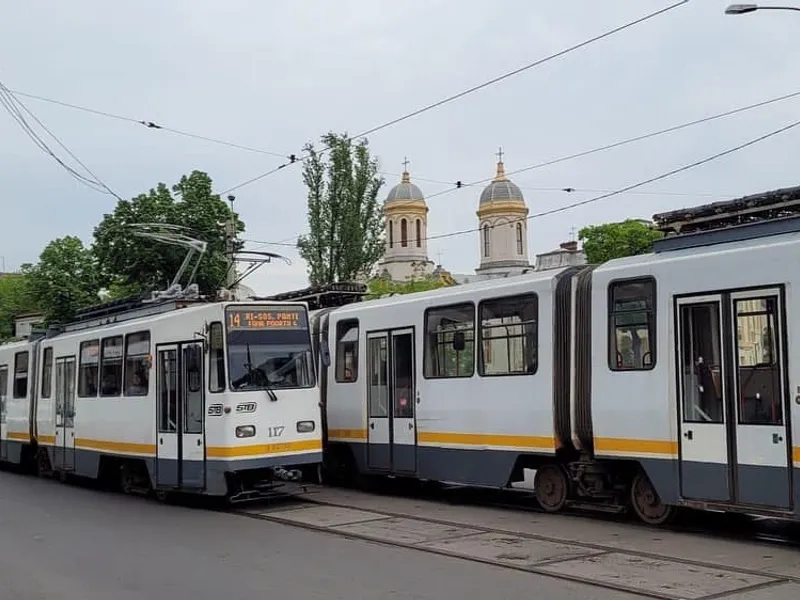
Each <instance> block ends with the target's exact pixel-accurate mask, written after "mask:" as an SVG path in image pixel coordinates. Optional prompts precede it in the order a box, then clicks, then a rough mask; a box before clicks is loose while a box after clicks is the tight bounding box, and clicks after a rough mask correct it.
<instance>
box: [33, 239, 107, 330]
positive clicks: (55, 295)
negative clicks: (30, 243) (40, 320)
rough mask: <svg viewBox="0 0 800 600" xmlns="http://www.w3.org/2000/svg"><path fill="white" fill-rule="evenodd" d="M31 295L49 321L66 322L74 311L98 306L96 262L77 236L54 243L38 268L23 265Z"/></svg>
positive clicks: (40, 256) (47, 247)
mask: <svg viewBox="0 0 800 600" xmlns="http://www.w3.org/2000/svg"><path fill="white" fill-rule="evenodd" d="M23 273H24V274H25V276H26V278H27V280H28V283H27V285H28V286H29V290H30V292H31V293H32V294H33V295H34V296H35V297H36V298H37V299H38V304H39V308H40V309H41V310H42V311H43V312H44V314H45V319H46V321H47V322H65V321H68V320H70V319H71V318H72V317H73V316H74V314H75V311H76V310H78V309H80V308H84V307H86V306H90V305H92V304H96V303H97V302H98V301H99V297H98V292H99V291H100V278H99V276H98V275H99V270H98V268H97V261H96V259H95V256H94V254H93V253H92V250H91V249H90V248H86V247H85V246H84V245H83V242H82V241H81V240H80V239H79V238H77V237H75V236H66V237H63V238H59V239H57V240H53V241H52V242H50V243H49V244H48V245H47V246H45V249H44V250H43V251H42V253H41V254H40V255H39V262H38V263H37V264H36V265H24V266H23Z"/></svg>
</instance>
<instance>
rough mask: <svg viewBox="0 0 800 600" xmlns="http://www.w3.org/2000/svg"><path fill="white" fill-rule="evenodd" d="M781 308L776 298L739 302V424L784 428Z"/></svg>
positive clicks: (737, 302) (737, 353)
mask: <svg viewBox="0 0 800 600" xmlns="http://www.w3.org/2000/svg"><path fill="white" fill-rule="evenodd" d="M777 305H778V302H777V298H776V297H775V296H772V297H769V298H748V299H746V300H736V302H735V307H736V309H735V310H736V329H737V336H736V348H737V351H736V359H737V366H738V369H737V387H738V391H739V394H738V401H739V421H740V422H741V423H742V424H745V425H783V403H782V394H781V369H780V351H779V345H778V340H779V338H778V335H779V329H778V328H777V326H776V323H777V319H778V306H777Z"/></svg>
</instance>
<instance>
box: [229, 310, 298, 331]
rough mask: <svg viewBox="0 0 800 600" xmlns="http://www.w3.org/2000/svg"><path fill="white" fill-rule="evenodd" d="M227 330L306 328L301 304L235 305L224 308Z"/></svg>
mask: <svg viewBox="0 0 800 600" xmlns="http://www.w3.org/2000/svg"><path fill="white" fill-rule="evenodd" d="M226 314H227V321H228V330H265V329H306V328H308V324H307V320H306V312H305V309H304V308H303V307H301V306H279V307H278V306H276V307H274V308H273V307H246V306H245V307H235V308H228V309H227V310H226Z"/></svg>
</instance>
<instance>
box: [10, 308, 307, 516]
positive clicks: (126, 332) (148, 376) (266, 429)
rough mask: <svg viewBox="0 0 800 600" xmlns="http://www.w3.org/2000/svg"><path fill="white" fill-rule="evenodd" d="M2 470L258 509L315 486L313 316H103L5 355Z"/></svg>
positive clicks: (268, 311)
mask: <svg viewBox="0 0 800 600" xmlns="http://www.w3.org/2000/svg"><path fill="white" fill-rule="evenodd" d="M0 407H1V408H0V460H2V461H6V462H9V463H14V464H27V465H31V466H32V467H34V468H35V469H36V470H37V471H38V472H39V473H40V474H48V473H57V474H60V475H62V476H63V475H66V474H70V473H73V474H76V475H79V476H84V477H89V478H98V479H111V480H116V481H117V482H119V483H121V485H122V487H123V488H124V489H125V490H126V491H131V492H132V491H136V492H149V491H150V490H155V491H156V493H157V494H159V495H160V496H163V495H165V494H166V493H169V492H173V491H181V492H187V493H196V494H206V495H211V496H223V497H228V498H229V499H230V500H231V501H238V500H246V499H249V498H252V497H260V496H261V495H262V494H263V493H266V492H267V491H268V490H269V488H270V486H271V484H272V483H273V482H275V481H278V480H282V479H283V480H293V479H299V478H300V476H301V475H302V474H303V473H302V472H303V471H306V470H311V471H313V473H316V469H317V466H318V465H319V463H320V462H321V459H322V433H321V427H320V426H319V420H320V411H319V394H318V389H317V387H316V379H315V369H314V364H313V356H312V350H311V338H310V333H309V326H308V312H307V308H306V306H305V305H304V304H299V303H295V304H291V303H276V302H271V303H268V302H246V303H241V302H215V303H203V302H191V301H176V300H170V301H166V302H160V303H157V304H154V305H140V306H138V307H136V308H130V309H129V310H126V311H123V312H119V307H115V306H111V307H106V308H104V309H103V310H101V311H94V312H87V313H86V314H84V315H82V316H81V318H79V319H78V320H77V321H76V322H74V323H71V324H69V325H67V326H65V327H63V328H61V329H60V330H54V331H48V333H47V335H45V336H44V337H40V338H39V339H31V340H29V341H28V342H18V343H12V344H7V345H2V346H0Z"/></svg>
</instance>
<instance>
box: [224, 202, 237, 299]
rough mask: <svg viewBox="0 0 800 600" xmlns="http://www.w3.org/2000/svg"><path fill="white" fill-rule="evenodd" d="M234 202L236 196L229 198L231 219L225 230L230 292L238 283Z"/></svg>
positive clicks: (227, 279)
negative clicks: (235, 257)
mask: <svg viewBox="0 0 800 600" xmlns="http://www.w3.org/2000/svg"><path fill="white" fill-rule="evenodd" d="M234 200H236V196H234V195H229V196H228V202H230V203H231V218H230V219H229V220H228V224H227V226H226V228H225V229H226V231H225V233H226V235H225V246H226V248H225V250H226V255H227V257H228V276H227V277H226V279H225V287H226V288H227V289H228V290H229V291H230V292H233V290H232V289H231V288H232V287H233V284H234V283H235V282H236V261H235V260H234V256H235V254H236V214H235V213H234V212H233V201H234Z"/></svg>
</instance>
